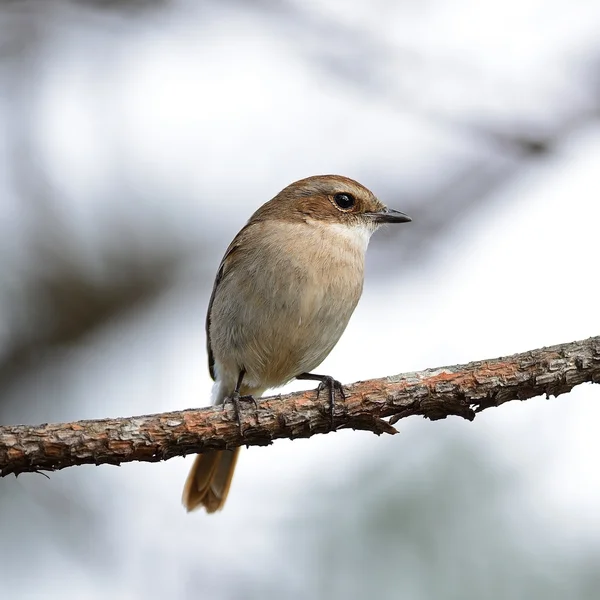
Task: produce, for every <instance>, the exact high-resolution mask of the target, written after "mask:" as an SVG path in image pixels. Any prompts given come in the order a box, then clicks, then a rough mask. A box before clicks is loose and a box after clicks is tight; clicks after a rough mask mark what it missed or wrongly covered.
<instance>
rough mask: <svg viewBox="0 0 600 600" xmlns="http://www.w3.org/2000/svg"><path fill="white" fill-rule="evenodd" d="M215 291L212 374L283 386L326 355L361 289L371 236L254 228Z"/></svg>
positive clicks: (342, 229)
mask: <svg viewBox="0 0 600 600" xmlns="http://www.w3.org/2000/svg"><path fill="white" fill-rule="evenodd" d="M252 234H253V236H252V239H251V242H252V244H249V243H246V247H243V248H242V247H240V251H239V252H237V253H236V254H235V255H233V256H232V261H231V264H230V266H229V269H228V270H227V272H225V273H224V274H223V278H222V280H221V282H220V284H219V286H218V288H217V290H216V291H215V297H214V301H213V305H212V310H211V318H210V323H211V325H210V339H211V348H212V351H213V354H214V358H215V365H216V367H217V373H221V374H222V375H225V373H227V376H228V378H231V377H235V376H236V374H237V373H238V372H239V371H240V370H241V369H242V368H243V369H245V370H246V373H247V375H246V383H249V384H252V385H254V386H256V387H276V386H279V385H283V384H284V383H286V382H287V381H289V380H290V379H292V378H293V377H295V376H296V375H299V374H300V373H303V372H308V371H311V370H313V369H315V368H316V367H317V366H318V365H319V364H320V363H321V362H322V361H323V360H324V359H325V357H326V356H327V355H328V354H329V353H330V352H331V350H332V348H333V347H334V346H335V344H336V343H337V341H338V340H339V338H340V336H341V335H342V333H343V332H344V329H345V328H346V325H347V324H348V321H349V319H350V317H351V315H352V313H353V311H354V309H355V307H356V304H357V303H358V300H359V298H360V295H361V292H362V286H363V274H364V254H365V250H366V246H367V243H368V240H369V235H370V232H369V231H368V230H367V229H366V228H364V229H361V228H359V227H354V228H350V227H347V226H344V225H332V224H321V223H318V222H309V223H298V222H296V223H288V222H279V221H269V222H264V223H257V224H256V230H255V231H253V232H252Z"/></svg>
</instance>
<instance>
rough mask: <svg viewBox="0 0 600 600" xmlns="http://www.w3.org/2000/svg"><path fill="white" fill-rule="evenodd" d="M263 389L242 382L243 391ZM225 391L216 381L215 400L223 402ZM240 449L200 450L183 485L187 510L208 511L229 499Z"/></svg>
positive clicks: (216, 509) (214, 510) (243, 392)
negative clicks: (202, 507)
mask: <svg viewBox="0 0 600 600" xmlns="http://www.w3.org/2000/svg"><path fill="white" fill-rule="evenodd" d="M262 392H263V390H249V389H247V388H245V387H244V386H242V389H241V390H240V393H241V394H242V395H246V394H252V395H253V396H254V397H255V398H258V397H260V395H261V394H262ZM228 395H229V394H228V393H226V392H225V391H224V390H223V388H222V386H220V385H219V384H218V383H217V384H215V388H214V396H213V404H223V402H224V400H225V398H226V397H227V396H228ZM239 453H240V449H239V448H235V449H234V450H210V451H208V452H205V453H204V454H198V456H196V460H195V461H194V464H193V466H192V469H191V471H190V474H189V475H188V477H187V479H186V482H185V486H184V488H183V496H182V499H181V500H182V502H183V505H184V506H185V508H186V509H187V511H188V512H190V511H192V510H195V509H196V508H198V507H200V506H204V508H205V509H206V512H207V513H214V512H216V511H218V510H221V509H222V508H223V506H224V504H225V500H226V499H227V494H228V493H229V488H230V486H231V480H232V479H233V472H234V470H235V464H236V462H237V459H238V455H239Z"/></svg>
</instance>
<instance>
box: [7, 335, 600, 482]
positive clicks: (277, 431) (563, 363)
mask: <svg viewBox="0 0 600 600" xmlns="http://www.w3.org/2000/svg"><path fill="white" fill-rule="evenodd" d="M585 382H592V383H600V336H597V337H593V338H589V339H587V340H582V341H579V342H573V343H569V344H560V345H557V346H552V347H549V348H541V349H538V350H531V351H529V352H523V353H521V354H515V355H513V356H509V357H505V358H497V359H493V360H482V361H476V362H472V363H469V364H465V365H455V366H450V367H442V368H437V369H426V370H424V371H419V372H414V373H404V374H402V375H394V376H391V377H384V378H383V379H373V380H369V381H361V382H358V383H354V384H351V385H348V386H346V387H344V392H345V395H346V400H345V401H342V400H341V399H340V400H338V402H337V403H336V407H335V415H334V423H333V430H336V429H342V428H352V429H364V430H368V431H372V432H374V433H377V434H381V433H396V429H395V428H394V427H393V423H395V422H397V421H398V420H399V419H402V418H404V417H409V416H411V415H422V416H424V417H426V418H428V419H431V420H436V419H444V418H445V417H447V416H449V415H457V416H460V417H463V418H465V419H468V420H472V419H474V418H475V415H476V414H477V413H478V412H481V411H482V410H485V409H487V408H490V407H492V406H500V405H501V404H504V403H505V402H508V401H509V400H526V399H528V398H533V397H535V396H539V395H542V394H544V395H546V397H547V398H550V396H558V395H560V394H564V393H566V392H569V391H570V390H571V389H573V388H574V387H575V386H576V385H579V384H581V383H585ZM326 396H327V394H323V395H322V397H321V398H318V397H317V394H316V392H315V391H314V390H311V391H306V392H296V393H293V394H287V395H284V396H272V397H269V398H264V399H262V400H260V401H259V404H258V409H255V407H254V405H253V404H251V403H250V404H247V405H245V408H244V410H243V412H242V431H241V432H240V430H239V428H238V425H237V422H236V419H235V415H234V412H233V407H232V405H231V404H225V406H224V407H210V408H202V409H195V410H184V411H177V412H169V413H162V414H158V415H146V416H139V417H128V418H119V419H102V420H95V421H77V422H73V423H57V424H44V425H37V426H29V425H16V426H2V427H0V476H5V475H8V474H10V473H14V474H16V475H18V474H19V473H24V472H39V471H55V470H58V469H64V468H65V467H71V466H75V465H83V464H95V465H101V464H113V465H119V464H121V463H125V462H131V461H136V460H140V461H146V462H156V461H159V460H166V459H169V458H172V457H173V456H185V455H186V454H192V453H201V452H206V451H208V450H215V449H223V448H234V447H236V446H241V445H248V446H253V445H267V444H270V443H272V442H273V440H275V439H277V438H290V439H295V438H303V437H310V436H312V435H315V434H317V433H327V432H329V431H331V430H332V427H331V422H330V417H329V408H328V400H327V399H326ZM388 417H389V419H388V420H384V419H386V418H388Z"/></svg>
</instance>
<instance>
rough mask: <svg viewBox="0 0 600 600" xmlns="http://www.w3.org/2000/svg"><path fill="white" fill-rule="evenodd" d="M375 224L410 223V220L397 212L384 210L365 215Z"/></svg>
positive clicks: (388, 209)
mask: <svg viewBox="0 0 600 600" xmlns="http://www.w3.org/2000/svg"><path fill="white" fill-rule="evenodd" d="M365 216H366V217H369V218H371V219H372V220H373V221H374V222H375V223H410V222H411V221H412V219H411V218H410V217H409V216H408V215H405V214H404V213H403V212H400V211H399V210H394V209H392V208H387V207H386V208H384V209H382V210H380V211H378V212H372V213H365Z"/></svg>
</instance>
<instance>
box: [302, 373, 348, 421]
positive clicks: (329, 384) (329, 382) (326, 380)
mask: <svg viewBox="0 0 600 600" xmlns="http://www.w3.org/2000/svg"><path fill="white" fill-rule="evenodd" d="M296 379H305V380H308V381H320V383H319V386H318V387H317V398H318V397H319V395H320V394H321V392H322V391H323V390H324V389H325V388H327V391H328V392H329V418H330V419H331V427H332V428H333V409H334V407H335V391H336V390H338V391H339V393H340V396H341V397H342V400H345V399H346V394H344V386H343V385H342V384H341V383H340V382H339V381H337V379H334V378H333V377H331V376H330V375H317V374H316V373H300V375H296Z"/></svg>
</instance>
